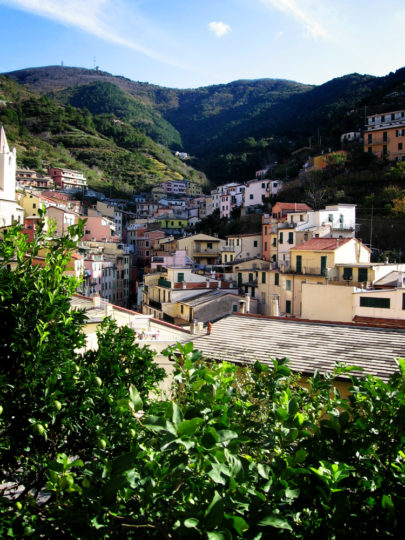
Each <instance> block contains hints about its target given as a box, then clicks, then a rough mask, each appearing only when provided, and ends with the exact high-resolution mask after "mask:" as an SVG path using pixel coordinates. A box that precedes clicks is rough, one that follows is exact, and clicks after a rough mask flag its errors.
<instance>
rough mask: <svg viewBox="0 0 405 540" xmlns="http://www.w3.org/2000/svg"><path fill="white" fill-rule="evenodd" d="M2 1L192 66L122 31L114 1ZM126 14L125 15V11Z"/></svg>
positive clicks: (164, 59)
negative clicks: (115, 20) (116, 21)
mask: <svg viewBox="0 0 405 540" xmlns="http://www.w3.org/2000/svg"><path fill="white" fill-rule="evenodd" d="M0 3H5V4H9V5H11V6H12V7H14V8H17V9H21V10H23V11H28V12H30V13H33V14H35V15H39V16H40V17H46V18H49V19H53V20H56V21H58V22H60V23H62V24H64V25H67V26H74V27H76V28H79V29H81V30H83V31H84V32H87V33H89V34H92V35H94V36H96V37H98V38H100V39H103V40H105V41H109V42H111V43H115V44H117V45H121V46H123V47H126V48H128V49H132V50H134V51H137V52H139V53H141V54H143V55H145V56H148V57H149V58H153V59H154V60H158V61H159V62H163V63H165V64H168V65H170V66H173V67H179V68H182V69H190V68H189V67H188V66H184V65H181V64H180V63H178V62H176V61H175V60H172V59H170V58H167V57H165V56H164V55H161V54H158V53H156V52H154V51H152V50H150V49H148V48H146V47H143V46H142V45H141V44H139V43H138V42H136V41H135V40H134V39H132V38H131V37H128V38H127V37H125V35H123V34H121V32H120V29H119V28H118V27H117V26H116V25H112V24H111V23H110V17H109V12H110V13H111V10H114V11H115V15H116V14H117V13H116V9H115V6H116V4H115V2H114V1H113V0H0ZM123 15H124V16H125V12H124V13H123Z"/></svg>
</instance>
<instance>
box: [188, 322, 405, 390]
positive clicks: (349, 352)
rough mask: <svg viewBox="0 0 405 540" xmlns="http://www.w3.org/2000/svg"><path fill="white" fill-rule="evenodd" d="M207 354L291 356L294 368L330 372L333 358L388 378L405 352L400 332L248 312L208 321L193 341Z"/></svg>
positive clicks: (243, 359) (263, 358) (404, 333)
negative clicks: (206, 332) (208, 330)
mask: <svg viewBox="0 0 405 540" xmlns="http://www.w3.org/2000/svg"><path fill="white" fill-rule="evenodd" d="M193 341H194V345H195V348H196V349H199V350H201V351H202V352H203V354H204V356H205V357H207V358H211V359H215V360H227V361H229V362H237V363H243V364H249V363H254V362H255V361H256V360H259V361H260V362H263V363H267V364H271V365H272V362H271V358H284V357H288V358H289V359H290V363H289V366H290V367H291V369H292V370H293V371H296V372H300V373H303V374H313V373H314V371H315V370H318V371H319V372H321V373H326V372H331V371H333V369H334V366H335V365H336V363H337V362H340V363H343V364H346V365H351V366H353V365H354V366H359V367H361V368H363V369H364V372H361V371H356V372H354V374H355V375H360V376H361V375H362V373H364V374H367V373H369V374H371V375H376V376H378V377H380V378H381V379H384V380H387V379H388V378H389V377H390V375H391V374H393V373H394V372H396V371H398V367H397V364H396V361H395V359H396V358H397V357H398V356H404V355H405V330H401V329H391V328H389V329H388V328H370V327H358V326H350V325H343V324H340V325H339V324H332V323H312V322H306V321H305V322H304V321H298V320H296V321H295V320H291V319H281V318H277V319H274V318H268V317H261V316H258V317H256V316H253V315H248V316H246V315H237V314H235V315H231V316H228V317H225V318H223V319H221V320H220V321H218V322H216V323H215V324H214V325H213V328H212V332H211V334H210V335H203V336H198V337H196V338H195V339H194V340H193Z"/></svg>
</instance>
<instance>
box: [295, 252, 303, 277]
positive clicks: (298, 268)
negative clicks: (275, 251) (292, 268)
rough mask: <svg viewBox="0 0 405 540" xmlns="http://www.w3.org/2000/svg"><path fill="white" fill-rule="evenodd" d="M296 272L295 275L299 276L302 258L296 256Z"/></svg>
mask: <svg viewBox="0 0 405 540" xmlns="http://www.w3.org/2000/svg"><path fill="white" fill-rule="evenodd" d="M296 270H297V274H301V272H302V256H301V255H297V262H296Z"/></svg>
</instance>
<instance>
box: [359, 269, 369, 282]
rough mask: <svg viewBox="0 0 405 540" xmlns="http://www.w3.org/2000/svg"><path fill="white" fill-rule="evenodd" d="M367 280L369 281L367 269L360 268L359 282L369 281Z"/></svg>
mask: <svg viewBox="0 0 405 540" xmlns="http://www.w3.org/2000/svg"><path fill="white" fill-rule="evenodd" d="M367 279H368V271H367V268H359V270H358V280H359V281H367Z"/></svg>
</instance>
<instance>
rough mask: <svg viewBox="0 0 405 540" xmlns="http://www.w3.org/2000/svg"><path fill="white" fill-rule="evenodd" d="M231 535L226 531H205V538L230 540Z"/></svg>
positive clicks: (208, 539) (209, 539)
mask: <svg viewBox="0 0 405 540" xmlns="http://www.w3.org/2000/svg"><path fill="white" fill-rule="evenodd" d="M231 538H232V535H231V534H230V533H229V532H228V531H211V532H207V540H230V539H231Z"/></svg>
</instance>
